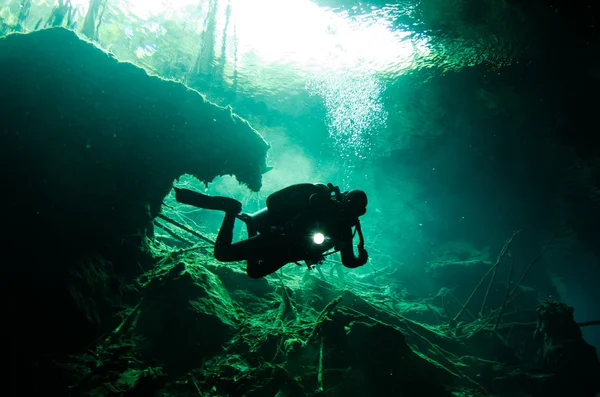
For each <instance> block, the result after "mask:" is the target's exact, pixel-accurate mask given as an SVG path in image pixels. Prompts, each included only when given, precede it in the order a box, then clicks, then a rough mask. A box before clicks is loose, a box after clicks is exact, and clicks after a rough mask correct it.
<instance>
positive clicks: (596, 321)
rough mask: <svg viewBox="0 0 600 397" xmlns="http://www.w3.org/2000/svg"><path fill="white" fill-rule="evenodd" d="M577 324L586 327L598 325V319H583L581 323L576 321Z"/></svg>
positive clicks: (599, 321)
mask: <svg viewBox="0 0 600 397" xmlns="http://www.w3.org/2000/svg"><path fill="white" fill-rule="evenodd" d="M577 325H579V326H580V327H588V326H590V325H600V320H594V321H584V322H582V323H577Z"/></svg>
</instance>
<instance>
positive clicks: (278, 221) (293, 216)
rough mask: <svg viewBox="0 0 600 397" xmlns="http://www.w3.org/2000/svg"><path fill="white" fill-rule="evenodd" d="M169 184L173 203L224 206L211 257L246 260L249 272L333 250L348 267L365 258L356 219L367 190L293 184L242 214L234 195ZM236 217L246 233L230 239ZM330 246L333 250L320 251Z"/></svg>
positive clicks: (310, 260) (313, 259)
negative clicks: (356, 238) (257, 208)
mask: <svg viewBox="0 0 600 397" xmlns="http://www.w3.org/2000/svg"><path fill="white" fill-rule="evenodd" d="M174 189H175V199H176V200H177V201H178V202H179V203H182V204H187V205H193V206H195V207H198V208H204V209H211V210H221V211H225V217H224V219H223V223H222V225H221V229H220V230H219V234H218V236H217V241H216V244H215V249H214V255H215V258H216V259H217V260H219V261H221V262H235V261H244V260H245V261H247V266H246V272H247V273H248V276H249V277H251V278H261V277H264V276H266V275H269V274H271V273H273V272H275V271H277V270H279V269H280V268H282V267H283V266H285V265H286V264H288V263H296V264H298V262H299V261H304V262H305V263H306V264H307V266H308V267H309V268H310V267H312V266H313V265H315V264H320V263H322V262H323V260H324V259H325V256H327V255H329V254H331V253H333V252H337V251H339V252H340V254H341V256H342V264H343V265H344V266H346V267H348V268H356V267H359V266H362V265H364V264H365V263H366V262H367V260H368V253H367V251H366V250H365V242H364V237H363V234H362V230H361V226H360V220H359V217H360V216H362V215H364V214H365V213H366V211H367V201H368V200H367V195H366V193H365V192H364V191H362V190H351V191H349V192H344V193H341V192H340V190H339V188H338V187H336V186H333V185H332V184H331V183H329V184H327V185H324V184H321V183H316V184H312V183H300V184H295V185H291V186H288V187H286V188H283V189H281V190H278V191H276V192H274V193H272V194H271V195H270V196H269V197H267V205H266V207H265V208H263V209H261V210H260V211H258V212H255V213H253V214H246V213H242V204H241V203H240V202H239V201H237V200H235V199H232V198H229V197H222V196H209V195H206V194H202V193H198V192H195V191H193V190H189V189H181V188H177V187H175V188H174ZM236 218H237V219H240V220H242V221H243V222H245V223H246V227H247V229H248V238H247V239H245V240H242V241H238V242H235V243H233V227H234V223H235V219H236ZM353 228H354V231H353ZM355 234H358V236H359V239H360V241H359V244H358V257H356V256H355V255H354V247H353V244H352V240H353V238H354V235H355ZM331 249H334V251H333V252H330V253H326V252H327V251H329V250H331Z"/></svg>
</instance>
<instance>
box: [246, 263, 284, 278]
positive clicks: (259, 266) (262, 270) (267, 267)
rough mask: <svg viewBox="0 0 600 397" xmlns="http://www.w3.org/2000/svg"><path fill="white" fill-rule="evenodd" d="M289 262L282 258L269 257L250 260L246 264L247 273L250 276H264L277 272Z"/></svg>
mask: <svg viewBox="0 0 600 397" xmlns="http://www.w3.org/2000/svg"><path fill="white" fill-rule="evenodd" d="M287 263H288V262H286V261H285V260H281V259H275V258H269V259H266V260H260V261H259V260H249V261H248V263H247V264H246V273H247V274H248V277H250V278H262V277H265V276H268V275H269V274H273V273H275V272H276V271H277V270H279V269H281V268H282V267H284V266H285V265H287Z"/></svg>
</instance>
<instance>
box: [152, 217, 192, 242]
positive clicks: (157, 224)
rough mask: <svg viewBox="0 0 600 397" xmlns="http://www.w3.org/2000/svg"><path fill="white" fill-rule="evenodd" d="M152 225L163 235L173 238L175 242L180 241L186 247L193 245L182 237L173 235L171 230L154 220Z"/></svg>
mask: <svg viewBox="0 0 600 397" xmlns="http://www.w3.org/2000/svg"><path fill="white" fill-rule="evenodd" d="M153 223H154V226H156V227H158V228H160V229H161V230H163V231H164V232H165V233H167V234H168V235H169V236H171V237H173V238H174V239H175V240H178V241H181V242H182V243H184V244H187V245H193V244H194V243H192V242H191V241H189V240H187V239H185V238H184V237H181V236H180V235H179V234H177V233H175V232H174V231H172V230H171V229H169V228H168V227H167V226H165V225H163V224H162V223H160V222H159V221H157V220H156V219H155V220H154V222H153Z"/></svg>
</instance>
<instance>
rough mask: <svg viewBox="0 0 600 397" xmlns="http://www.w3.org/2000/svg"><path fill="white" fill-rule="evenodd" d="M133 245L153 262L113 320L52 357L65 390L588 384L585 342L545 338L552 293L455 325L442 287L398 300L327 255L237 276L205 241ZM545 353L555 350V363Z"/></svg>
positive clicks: (479, 392)
mask: <svg viewBox="0 0 600 397" xmlns="http://www.w3.org/2000/svg"><path fill="white" fill-rule="evenodd" d="M147 250H148V253H150V254H151V256H152V257H153V258H154V260H155V261H156V265H155V267H154V268H153V270H151V271H148V272H145V273H144V274H143V275H142V276H141V277H139V278H137V280H136V281H135V282H134V283H133V284H130V285H124V286H123V288H122V290H123V291H126V292H123V294H124V296H125V295H126V296H127V298H126V299H123V302H125V301H127V302H130V304H124V305H123V307H122V310H121V312H120V317H121V318H122V321H121V323H120V325H119V326H118V327H117V328H116V329H114V330H113V331H112V332H111V333H109V334H107V335H104V336H103V337H102V338H101V339H100V340H98V342H97V343H96V344H95V345H93V346H90V347H89V348H88V349H86V350H85V351H82V352H80V353H79V354H75V355H70V356H68V357H64V358H62V359H60V360H57V361H56V363H55V365H56V368H55V370H56V371H58V372H60V373H61V377H62V378H63V379H64V380H65V383H66V384H68V387H67V388H66V391H65V393H66V394H68V395H86V396H108V395H120V396H278V397H283V396H309V395H323V396H338V395H339V396H348V395H350V396H367V395H403V396H492V395H497V396H511V397H515V396H542V395H543V396H554V395H556V396H559V395H560V396H564V395H567V394H565V393H570V391H574V392H576V393H580V394H569V395H578V396H586V395H590V396H595V393H596V392H597V391H598V382H597V381H594V380H593V378H594V376H595V375H594V374H598V372H594V371H597V369H598V365H597V364H598V359H597V357H596V355H595V351H594V353H593V358H592V357H591V356H589V355H588V356H586V354H585V352H589V351H588V350H586V349H583V351H585V352H584V353H581V354H578V355H573V354H571V355H570V356H569V357H566V356H565V354H564V350H565V349H568V350H569V351H571V352H572V351H576V350H577V349H573V346H582V345H583V346H589V345H587V344H585V342H584V341H583V339H582V338H580V337H577V331H575V336H573V335H571V336H564V335H563V337H558V336H557V335H556V334H555V335H552V325H551V324H552V322H553V321H554V320H548V319H549V318H552V319H556V318H558V317H561V315H562V314H565V313H566V317H565V316H562V318H563V320H564V318H567V320H566V321H567V322H569V320H568V318H569V315H570V322H572V323H573V324H575V323H574V321H573V320H572V312H570V311H569V308H568V307H567V306H566V305H564V304H561V303H558V302H545V303H543V304H542V306H540V308H538V310H537V313H536V311H535V309H534V310H528V309H524V310H522V311H519V310H517V311H513V312H512V313H509V312H508V311H505V312H504V313H503V314H502V318H501V320H502V321H500V320H498V317H499V314H500V312H501V310H500V308H498V309H495V310H490V311H489V313H487V314H483V315H479V314H475V313H473V312H472V311H471V310H469V309H468V308H467V309H466V310H465V311H464V320H463V321H462V322H461V321H454V319H450V317H449V314H448V310H449V309H448V307H445V306H449V305H448V304H447V303H445V302H444V296H440V295H438V296H435V297H429V298H418V297H414V296H411V295H410V294H408V293H407V292H406V291H405V290H402V289H400V288H397V284H396V283H395V282H393V281H392V280H393V279H392V278H391V277H390V276H389V275H387V274H386V273H385V271H375V268H373V273H370V274H368V275H363V276H358V275H353V274H352V273H348V272H347V271H345V270H343V269H342V268H341V266H340V265H339V264H335V263H329V264H325V265H323V266H322V268H317V269H316V270H315V269H313V270H308V269H306V268H304V269H301V268H295V267H294V265H288V266H287V267H285V268H284V269H283V271H280V272H279V273H277V274H275V275H273V276H270V277H267V278H265V279H261V280H250V279H248V277H247V276H246V274H245V272H244V271H243V269H244V267H243V266H242V265H241V264H235V263H234V264H228V265H224V264H219V263H217V262H216V261H215V260H214V259H213V258H212V250H211V247H210V245H209V244H207V243H205V242H198V243H197V244H194V245H191V246H189V245H188V246H187V247H186V246H185V245H183V244H181V241H176V240H173V239H171V237H169V236H162V237H160V236H159V237H158V238H156V239H155V240H153V241H150V240H149V244H148V247H147ZM90 266H91V265H90ZM95 266H96V268H98V269H101V268H102V266H98V264H96V265H95ZM488 267H489V264H488ZM87 274H96V275H99V274H102V271H100V272H88V273H87ZM469 289H472V286H470V287H469ZM523 291H525V292H526V289H523ZM450 295H451V294H449V293H448V296H450ZM522 295H523V296H525V295H526V293H524V294H522ZM448 300H449V299H448V297H446V301H448ZM454 300H456V301H458V299H454ZM519 312H520V313H519ZM548 313H550V314H549V315H548V316H546V317H544V315H545V314H548ZM561 313H562V314H561ZM511 316H513V317H512V318H513V319H512V320H511ZM523 319H525V320H527V319H529V321H524V320H523ZM563 320H561V321H563ZM554 322H556V321H554ZM548 324H550V325H548ZM563 325H564V324H563ZM575 327H576V328H577V326H576V325H575ZM561 328H564V326H561ZM577 330H578V328H577ZM580 350H581V349H580ZM592 350H593V348H592ZM551 351H559V352H563V353H560V354H558V357H560V359H558V361H560V362H559V363H557V359H554V360H553V361H552V357H557V355H552V354H551V353H549V352H551ZM577 351H579V350H577ZM588 369H589V370H590V371H592V372H589V371H588ZM573 371H577V374H578V375H576V377H574V375H573V373H574V372H573ZM588 372H589V373H588ZM590 374H591V375H590ZM577 377H579V379H578V378H577Z"/></svg>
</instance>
